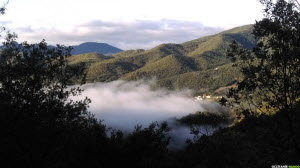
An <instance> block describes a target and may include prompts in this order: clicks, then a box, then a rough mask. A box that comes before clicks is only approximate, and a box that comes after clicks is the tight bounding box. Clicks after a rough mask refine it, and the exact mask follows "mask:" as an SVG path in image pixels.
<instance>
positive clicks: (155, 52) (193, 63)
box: [70, 25, 256, 93]
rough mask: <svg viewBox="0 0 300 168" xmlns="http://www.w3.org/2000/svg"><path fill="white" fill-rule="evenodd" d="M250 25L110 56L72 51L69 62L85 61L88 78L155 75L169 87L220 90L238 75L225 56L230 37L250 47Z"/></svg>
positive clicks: (204, 91) (108, 79)
mask: <svg viewBox="0 0 300 168" xmlns="http://www.w3.org/2000/svg"><path fill="white" fill-rule="evenodd" d="M252 29H253V27H252V25H246V26H242V27H237V28H234V29H231V30H227V31H224V32H221V33H219V34H216V35H211V36H206V37H202V38H199V39H195V40H192V41H188V42H185V43H182V44H170V43H168V44H161V45H159V46H157V47H155V48H152V49H149V50H142V49H138V50H127V51H123V52H120V53H117V54H114V55H113V57H107V56H103V55H99V54H95V53H92V54H83V55H76V56H72V57H71V58H70V63H71V64H74V63H79V62H87V63H89V64H88V67H87V81H88V82H109V81H113V80H117V79H124V80H139V79H144V78H153V77H155V78H156V79H157V83H158V85H159V86H161V87H166V88H169V89H183V88H189V89H194V90H196V91H197V92H199V93H207V92H211V93H212V92H215V91H217V92H222V90H223V89H222V88H225V89H226V88H227V87H228V86H232V85H234V83H235V82H236V80H237V79H238V78H239V77H240V75H241V74H240V73H239V71H238V70H237V69H235V68H233V67H232V66H231V64H230V61H229V60H228V59H227V58H226V55H225V54H226V50H227V48H228V46H229V44H230V43H231V42H232V41H233V40H236V41H237V42H238V43H239V44H240V45H241V46H243V47H244V48H248V49H251V48H252V47H254V46H255V44H256V40H255V38H254V37H253V36H252V35H251V32H252Z"/></svg>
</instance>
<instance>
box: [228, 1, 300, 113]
mask: <svg viewBox="0 0 300 168" xmlns="http://www.w3.org/2000/svg"><path fill="white" fill-rule="evenodd" d="M262 2H263V3H264V4H265V5H266V9H265V16H266V18H264V19H263V20H261V21H259V22H256V24H255V25H254V30H253V34H254V35H255V37H256V38H257V39H260V41H259V42H258V44H257V46H256V47H255V48H253V50H252V51H249V50H246V49H242V48H240V47H239V46H238V44H237V43H236V42H233V43H232V44H231V46H230V49H229V51H228V56H229V57H230V58H231V59H232V61H234V62H236V63H237V64H239V66H240V67H241V71H242V73H243V76H244V78H243V80H242V81H241V82H239V84H238V87H237V88H236V89H232V90H231V92H230V97H234V98H235V100H237V102H238V103H241V101H242V100H245V99H246V100H249V101H251V105H253V106H255V107H260V106H261V105H262V102H266V103H267V104H268V105H269V106H271V107H273V108H277V109H278V110H283V109H284V110H286V111H293V110H294V108H295V104H296V102H297V101H299V98H300V85H299V84H300V66H299V65H300V55H299V53H300V52H299V51H300V14H299V11H298V10H296V5H295V4H294V3H288V2H286V1H284V0H278V1H277V3H273V2H272V1H267V0H264V1H262ZM242 95H243V98H244V99H241V96H242Z"/></svg>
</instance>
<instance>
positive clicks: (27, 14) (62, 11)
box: [0, 0, 262, 49]
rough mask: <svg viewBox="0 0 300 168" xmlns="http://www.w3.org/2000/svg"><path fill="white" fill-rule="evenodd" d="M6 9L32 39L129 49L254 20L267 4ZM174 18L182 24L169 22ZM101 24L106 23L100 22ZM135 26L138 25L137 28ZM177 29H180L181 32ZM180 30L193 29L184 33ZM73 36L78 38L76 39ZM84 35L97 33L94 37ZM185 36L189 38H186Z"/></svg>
mask: <svg viewBox="0 0 300 168" xmlns="http://www.w3.org/2000/svg"><path fill="white" fill-rule="evenodd" d="M7 9H8V10H7V13H6V14H5V15H4V16H1V17H0V22H1V23H5V25H6V26H7V27H8V28H9V29H11V30H12V31H16V32H17V33H19V35H20V38H22V40H25V38H28V39H26V40H28V41H38V40H40V39H41V38H46V39H48V41H49V40H50V41H51V42H53V43H65V44H71V43H72V44H77V43H79V42H83V41H99V42H100V41H101V42H111V43H113V44H115V45H117V46H118V47H123V48H124V49H127V48H149V47H152V46H153V45H156V44H159V43H161V42H182V40H186V39H189V38H197V37H199V36H201V35H206V34H209V33H210V32H205V31H204V32H203V33H201V32H200V31H203V29H201V28H200V30H199V29H198V30H197V29H196V28H199V26H200V25H201V27H208V28H211V27H214V28H216V29H219V28H222V29H229V28H232V27H235V26H240V25H245V24H251V23H254V21H255V19H260V18H261V17H262V13H261V11H262V6H261V5H260V3H259V1H258V0H226V1H224V0H209V1H207V0H126V1H125V0H63V1H61V0H26V1H25V0H12V1H10V3H9V4H8V6H7ZM170 21H173V22H175V24H177V25H176V26H172V25H171V26H170V24H171V23H170ZM93 22H94V23H95V24H96V25H95V26H96V27H95V28H99V29H97V30H96V29H95V30H92V29H90V28H91V27H90V26H91V25H89V26H87V25H88V24H91V23H93ZM166 22H167V24H166ZM179 23H180V24H181V25H180V26H179V25H178V24H179ZM200 23H201V24H200ZM97 24H98V26H97ZM99 24H105V25H106V26H107V27H104V26H101V25H100V27H99ZM184 24H188V26H187V27H185V26H184ZM194 24H195V25H194ZM147 26H150V27H147ZM28 28H30V29H31V30H32V33H30V32H28V31H27V32H25V35H23V34H21V33H24V29H28ZM121 28H122V29H123V28H124V29H125V30H124V31H123V32H130V35H128V36H129V37H130V38H133V39H134V38H137V40H141V39H142V38H149V36H148V35H150V34H151V35H152V36H151V37H152V38H151V40H152V42H146V43H143V42H141V41H139V42H136V44H133V43H128V41H123V39H122V38H120V39H118V40H116V39H115V38H116V36H114V33H115V34H118V35H119V33H120V32H121V30H120V29H121ZM133 28H136V29H135V30H134V31H136V33H134V32H133ZM158 28H159V30H158ZM21 29H23V30H21ZM129 29H130V30H131V31H129ZM175 29H178V30H177V32H176V30H175ZM162 30H163V31H162ZM167 31H168V32H167ZM180 31H190V32H187V33H186V34H184V33H180ZM175 32H176V34H177V33H179V35H178V36H179V37H178V36H173V38H172V39H163V40H162V38H158V39H154V37H158V36H159V37H163V35H162V34H163V33H167V34H169V35H164V37H165V38H170V35H174V34H172V33H175ZM96 33H100V34H96ZM109 34H112V38H109V37H108V36H107V35H109ZM71 35H74V37H73V38H71V37H70V36H71ZM83 35H87V36H88V37H89V38H92V37H94V36H96V37H95V38H92V39H91V40H90V39H88V38H86V37H84V36H83ZM102 36H104V37H103V38H101V37H102ZM137 36H143V37H137ZM182 36H187V38H185V39H183V38H182ZM58 37H65V38H66V39H65V38H60V39H59V38H58ZM79 37H81V38H79ZM70 40H74V41H70Z"/></svg>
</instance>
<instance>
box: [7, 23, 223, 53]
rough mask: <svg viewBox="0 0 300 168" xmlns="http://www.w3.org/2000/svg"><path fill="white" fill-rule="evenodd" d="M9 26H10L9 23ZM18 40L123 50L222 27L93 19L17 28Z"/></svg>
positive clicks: (196, 35) (178, 40) (180, 39)
mask: <svg viewBox="0 0 300 168" xmlns="http://www.w3.org/2000/svg"><path fill="white" fill-rule="evenodd" d="M8 26H9V25H8ZM13 30H14V31H15V32H16V33H17V34H19V41H24V40H27V41H29V42H38V41H40V40H41V39H46V40H47V41H48V42H49V43H50V44H55V43H62V44H66V45H77V44H79V43H83V42H87V41H92V42H104V43H108V44H111V45H113V46H116V47H119V48H121V49H136V48H151V47H154V46H156V45H158V44H161V43H182V42H185V41H188V40H193V39H196V38H199V37H202V36H206V35H211V34H215V33H217V32H220V31H222V30H223V29H221V28H213V27H206V26H203V25H202V24H200V23H197V22H190V21H178V20H166V19H164V20H160V21H146V20H137V21H132V22H106V21H101V20H94V21H91V22H87V23H83V24H79V25H76V26H75V27H74V28H73V29H72V30H71V31H67V32H66V31H62V30H58V29H55V28H53V29H44V28H39V29H33V28H32V27H30V26H28V27H17V28H14V29H13Z"/></svg>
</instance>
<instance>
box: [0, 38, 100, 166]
mask: <svg viewBox="0 0 300 168" xmlns="http://www.w3.org/2000/svg"><path fill="white" fill-rule="evenodd" d="M15 39H16V35H14V34H8V35H7V38H6V42H4V47H3V49H2V50H1V53H0V85H1V87H0V111H1V113H0V132H1V134H2V135H1V137H2V138H1V140H0V146H1V147H0V148H1V153H2V154H3V155H2V156H5V157H4V158H5V159H4V160H5V161H7V162H10V164H11V165H13V164H17V165H22V166H24V167H32V166H34V167H35V166H37V167H47V166H48V167H51V166H58V167H61V166H63V165H72V164H71V163H72V162H74V161H75V160H76V158H77V157H79V156H81V157H83V156H85V155H84V152H79V151H81V150H83V149H82V148H86V150H88V149H90V148H91V146H89V144H88V143H90V144H91V145H95V144H97V143H103V142H102V141H106V132H105V126H103V125H102V124H101V123H100V122H98V121H97V120H96V119H95V118H94V117H93V116H92V115H91V114H90V113H89V112H88V111H87V105H88V103H89V102H90V100H89V99H87V98H86V99H85V100H82V101H76V102H74V101H72V100H70V96H76V95H78V94H80V93H81V92H82V90H81V89H80V88H79V87H72V88H69V87H68V85H71V84H73V83H74V82H73V81H74V80H76V79H78V78H79V77H80V76H81V75H83V73H84V68H83V65H81V64H79V65H76V66H70V65H68V61H67V57H69V56H70V51H71V48H70V47H65V46H60V45H57V47H52V48H49V47H48V46H47V43H46V42H45V41H42V42H40V43H38V44H28V43H26V42H24V43H21V44H17V43H16V42H15ZM84 81H85V80H84V78H83V79H82V83H84ZM95 139H97V141H98V142H97V143H92V142H93V141H95ZM86 156H88V155H86Z"/></svg>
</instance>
